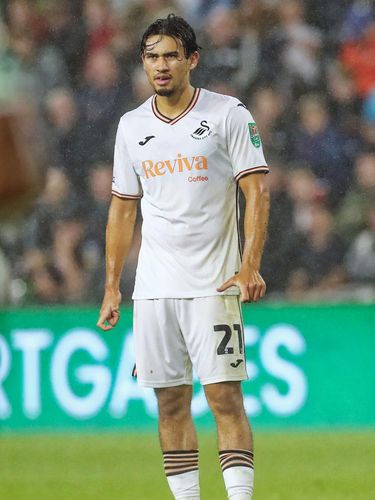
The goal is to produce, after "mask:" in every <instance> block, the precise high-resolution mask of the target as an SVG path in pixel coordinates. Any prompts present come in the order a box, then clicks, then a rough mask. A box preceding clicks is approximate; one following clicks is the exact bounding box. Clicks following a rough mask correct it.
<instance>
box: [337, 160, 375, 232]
mask: <svg viewBox="0 0 375 500" xmlns="http://www.w3.org/2000/svg"><path fill="white" fill-rule="evenodd" d="M354 176H355V184H354V186H352V187H351V188H350V189H349V190H348V192H347V193H346V195H345V198H344V199H343V200H342V202H341V203H340V205H339V207H338V212H337V215H336V227H337V230H338V232H339V233H340V235H341V237H342V238H344V239H345V240H346V241H347V242H350V241H353V239H354V238H355V237H356V236H357V235H358V233H359V232H360V231H362V230H363V229H364V228H365V227H366V224H367V212H368V209H369V207H370V206H372V205H373V204H374V203H375V154H373V153H363V154H361V155H359V156H358V158H357V160H356V162H355V167H354Z"/></svg>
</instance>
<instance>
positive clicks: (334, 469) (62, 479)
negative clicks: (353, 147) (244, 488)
mask: <svg viewBox="0 0 375 500" xmlns="http://www.w3.org/2000/svg"><path fill="white" fill-rule="evenodd" d="M200 463H201V498H202V500H220V499H223V500H224V499H225V498H226V496H225V490H224V485H223V482H222V478H221V474H220V470H219V466H218V460H217V454H216V443H215V436H214V435H213V434H202V435H200ZM171 498H172V497H171V495H170V493H169V490H168V488H167V485H166V481H165V479H164V476H163V470H162V465H161V456H160V452H159V447H158V441H157V437H156V436H155V435H151V434H140V435H135V434H131V435H129V434H127V435H121V434H99V435H98V434H95V435H94V434H93V435H89V434H88V435H82V434H77V435H72V434H63V435H62V434H59V435H55V434H51V435H41V436H39V435H38V436H36V435H31V436H30V435H22V436H3V437H0V499H1V500H60V499H61V500H68V499H69V500H76V499H77V500H168V499H171ZM374 498H375V431H368V432H351V433H343V432H341V433H317V432H316V433H315V432H314V433H258V434H257V436H256V493H255V495H254V499H255V500H347V499H348V500H349V499H352V500H367V499H368V500H370V499H371V500H373V499H374Z"/></svg>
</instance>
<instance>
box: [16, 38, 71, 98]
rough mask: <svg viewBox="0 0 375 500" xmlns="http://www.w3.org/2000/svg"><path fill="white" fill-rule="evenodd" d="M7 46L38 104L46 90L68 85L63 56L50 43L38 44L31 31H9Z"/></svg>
mask: <svg viewBox="0 0 375 500" xmlns="http://www.w3.org/2000/svg"><path fill="white" fill-rule="evenodd" d="M9 48H10V50H11V51H12V52H13V54H14V55H15V56H16V57H17V59H18V61H19V63H20V65H21V68H22V71H23V75H24V78H25V80H26V81H25V86H26V87H27V88H28V91H29V93H30V94H31V95H33V96H34V99H35V100H36V102H37V103H38V104H39V105H41V104H42V102H43V99H44V96H45V95H46V93H47V92H49V91H50V90H52V89H54V88H56V87H63V86H67V85H68V73H67V69H66V67H65V64H64V61H63V58H62V57H61V55H60V53H59V51H58V50H56V49H55V48H54V47H53V46H52V45H38V43H37V42H36V40H35V38H33V37H32V35H31V33H30V32H28V31H25V32H21V33H10V36H9Z"/></svg>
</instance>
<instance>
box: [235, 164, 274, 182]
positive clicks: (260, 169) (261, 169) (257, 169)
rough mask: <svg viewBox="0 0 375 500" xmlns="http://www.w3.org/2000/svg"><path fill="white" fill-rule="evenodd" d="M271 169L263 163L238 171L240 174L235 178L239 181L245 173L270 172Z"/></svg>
mask: <svg viewBox="0 0 375 500" xmlns="http://www.w3.org/2000/svg"><path fill="white" fill-rule="evenodd" d="M269 171H270V169H269V168H268V167H267V166H266V165H262V166H260V167H252V168H247V169H246V170H241V172H238V174H237V175H236V176H235V180H236V181H239V180H240V179H241V177H245V175H249V174H257V173H262V172H263V173H264V174H268V172H269Z"/></svg>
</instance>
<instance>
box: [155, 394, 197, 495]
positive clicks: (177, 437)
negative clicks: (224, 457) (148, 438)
mask: <svg viewBox="0 0 375 500" xmlns="http://www.w3.org/2000/svg"><path fill="white" fill-rule="evenodd" d="M155 393H156V397H157V400H158V408H159V437H160V446H161V449H162V452H163V460H164V470H165V474H166V476H167V480H168V484H169V487H170V489H171V491H172V493H173V495H174V497H175V498H176V499H181V500H182V499H183V500H185V499H186V500H187V499H191V500H193V499H194V500H196V499H199V498H200V497H199V473H198V441H197V435H196V432H195V428H194V424H193V419H192V416H191V410H190V408H191V399H192V386H190V385H181V386H177V387H164V388H158V389H155Z"/></svg>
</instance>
